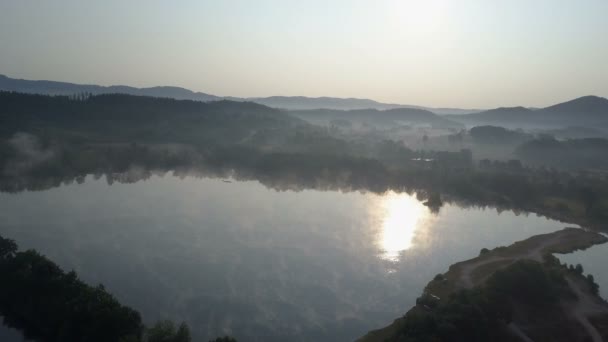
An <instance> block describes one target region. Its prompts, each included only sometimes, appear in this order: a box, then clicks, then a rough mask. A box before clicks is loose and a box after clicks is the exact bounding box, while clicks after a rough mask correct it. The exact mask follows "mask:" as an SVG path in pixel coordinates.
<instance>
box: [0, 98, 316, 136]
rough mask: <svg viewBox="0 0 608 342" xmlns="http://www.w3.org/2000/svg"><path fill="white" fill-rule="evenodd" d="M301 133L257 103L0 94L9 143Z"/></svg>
mask: <svg viewBox="0 0 608 342" xmlns="http://www.w3.org/2000/svg"><path fill="white" fill-rule="evenodd" d="M295 127H300V129H302V130H310V129H311V126H310V125H309V124H307V123H305V122H304V121H302V120H299V119H297V118H293V117H291V116H289V115H286V114H285V113H284V112H282V111H280V110H277V109H272V108H269V107H266V106H263V105H259V104H255V103H251V102H233V101H217V102H210V103H205V102H199V101H189V100H173V99H166V98H153V97H142V96H132V95H120V94H107V95H93V96H91V95H80V96H77V97H67V96H47V95H33V94H21V93H13V92H0V136H3V137H7V136H11V135H12V134H14V133H16V132H30V133H35V134H37V135H39V136H41V137H45V136H49V137H52V138H53V139H58V138H59V139H62V140H63V139H64V138H71V139H76V140H84V141H113V142H138V141H139V142H164V143H166V142H174V143H179V142H182V143H195V144H202V143H209V142H214V143H216V144H218V143H219V144H233V143H237V142H241V141H243V140H245V139H250V138H253V137H254V136H256V135H258V136H259V135H263V134H264V133H265V132H267V131H269V130H275V131H277V130H286V129H290V128H294V129H295ZM275 135H276V134H275Z"/></svg>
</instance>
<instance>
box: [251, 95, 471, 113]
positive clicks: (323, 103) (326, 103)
mask: <svg viewBox="0 0 608 342" xmlns="http://www.w3.org/2000/svg"><path fill="white" fill-rule="evenodd" d="M248 100H250V101H252V102H257V103H261V104H263V105H266V106H268V107H274V108H283V109H288V110H312V109H334V110H356V109H378V110H386V109H398V108H410V109H424V110H428V111H431V112H433V113H435V114H441V115H447V114H453V115H460V114H469V113H474V112H478V111H479V110H477V109H459V108H430V107H422V106H414V105H403V104H395V103H382V102H378V101H374V100H369V99H358V98H338V97H306V96H271V97H263V98H250V99H248Z"/></svg>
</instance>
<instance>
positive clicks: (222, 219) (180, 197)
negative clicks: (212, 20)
mask: <svg viewBox="0 0 608 342" xmlns="http://www.w3.org/2000/svg"><path fill="white" fill-rule="evenodd" d="M0 219H2V221H3V222H4V224H3V225H2V226H1V228H0V229H1V230H0V234H2V235H3V236H8V237H11V238H13V239H15V240H16V241H17V242H18V243H19V245H20V246H21V247H22V248H23V249H27V248H33V249H36V250H38V251H40V252H41V253H43V254H44V255H46V256H48V257H49V258H50V259H52V260H54V261H56V262H57V263H58V264H59V265H60V266H61V267H62V268H63V269H66V270H70V269H74V270H75V271H77V273H78V274H79V276H80V277H81V278H82V279H83V280H84V281H86V282H88V283H91V284H96V283H103V284H104V286H105V287H106V288H107V289H108V290H109V291H110V292H111V293H113V294H115V295H116V296H117V298H118V299H119V300H120V301H122V302H124V303H125V304H127V305H130V306H133V307H135V308H137V309H138V310H140V311H141V312H142V314H143V317H144V319H145V320H146V321H148V322H153V321H155V320H157V319H163V318H167V319H172V320H185V321H186V322H187V323H188V324H189V325H190V327H191V328H192V330H193V335H194V338H195V340H199V339H200V340H205V339H208V338H211V337H213V336H218V335H222V334H231V335H233V336H235V337H237V338H238V339H242V340H246V341H285V340H290V341H305V340H306V341H310V340H316V341H336V340H340V341H342V340H344V341H346V340H354V339H355V338H357V337H359V336H361V335H363V334H364V333H365V332H367V331H369V330H371V329H374V328H377V327H380V326H384V325H386V324H388V323H390V322H391V321H392V320H393V319H394V318H395V317H398V316H400V315H401V314H403V311H404V308H408V307H410V306H412V305H413V304H414V302H415V299H416V297H418V296H419V295H420V293H421V291H422V289H423V287H424V285H426V283H427V282H428V281H429V280H430V279H432V278H433V276H434V275H435V274H437V273H441V272H445V271H447V268H448V267H449V265H451V264H452V263H454V262H455V261H459V260H465V259H468V258H471V257H474V256H476V255H477V254H478V252H479V250H480V249H481V248H483V247H488V248H492V247H496V246H499V245H509V244H511V243H512V242H514V241H518V240H522V239H525V238H527V237H529V236H531V235H535V234H540V233H546V232H551V231H555V230H558V229H561V228H563V227H564V224H562V223H559V222H555V221H551V220H547V219H545V218H540V217H537V216H535V215H519V216H518V215H516V214H514V213H513V212H502V213H498V212H497V211H496V210H491V209H486V210H484V209H476V208H468V209H464V208H460V207H458V206H456V205H445V206H444V207H442V208H441V210H440V211H439V213H432V212H431V211H430V210H429V209H428V208H427V207H426V206H424V205H423V204H422V203H421V202H419V201H418V200H417V199H416V196H415V195H409V194H407V193H396V192H392V191H389V192H386V193H384V194H374V193H369V192H346V193H343V192H338V191H318V190H303V191H298V192H295V191H276V190H271V189H268V188H266V187H264V186H263V185H261V184H260V183H258V182H255V181H246V182H238V181H234V180H222V179H209V178H192V177H185V178H181V179H180V178H177V177H173V176H169V175H166V176H164V177H161V176H152V177H150V178H149V179H147V180H146V181H142V182H137V183H134V184H119V183H114V184H113V185H108V184H107V182H106V181H105V180H103V179H98V180H94V179H93V178H92V177H87V178H86V179H85V181H84V183H83V184H71V185H64V186H61V187H58V188H53V189H50V190H47V191H42V192H20V193H17V194H6V193H2V194H0Z"/></svg>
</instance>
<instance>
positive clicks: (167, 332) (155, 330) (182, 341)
mask: <svg viewBox="0 0 608 342" xmlns="http://www.w3.org/2000/svg"><path fill="white" fill-rule="evenodd" d="M191 340H192V337H191V336H190V329H189V328H188V325H186V323H184V322H182V323H181V324H180V325H179V328H177V329H176V328H175V323H173V322H172V321H169V320H164V321H158V322H156V324H154V325H153V326H152V327H151V328H149V329H148V331H147V342H190V341H191Z"/></svg>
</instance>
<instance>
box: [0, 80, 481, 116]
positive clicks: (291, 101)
mask: <svg viewBox="0 0 608 342" xmlns="http://www.w3.org/2000/svg"><path fill="white" fill-rule="evenodd" d="M0 90H5V91H16V92H22V93H33V94H43V95H72V94H76V93H91V94H94V95H99V94H111V93H120V94H128V95H140V96H153V97H167V98H174V99H178V100H194V101H203V102H209V101H219V100H231V101H250V102H255V103H259V104H263V105H265V106H268V107H273V108H281V109H287V110H309V109H337V110H354V109H380V110H384V109H395V108H414V109H425V110H429V111H431V112H433V113H435V114H467V113H474V112H478V111H479V110H477V109H459V108H427V107H422V106H413V105H403V104H392V103H382V102H378V101H374V100H370V99H358V98H337V97H306V96H270V97H252V98H241V97H232V96H225V97H222V96H216V95H211V94H206V93H201V92H193V91H191V90H189V89H185V88H180V87H172V86H159V87H149V88H136V87H130V86H124V85H114V86H99V85H92V84H75V83H68V82H56V81H34V80H23V79H15V78H10V77H7V76H5V75H1V74H0Z"/></svg>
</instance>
